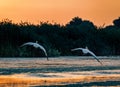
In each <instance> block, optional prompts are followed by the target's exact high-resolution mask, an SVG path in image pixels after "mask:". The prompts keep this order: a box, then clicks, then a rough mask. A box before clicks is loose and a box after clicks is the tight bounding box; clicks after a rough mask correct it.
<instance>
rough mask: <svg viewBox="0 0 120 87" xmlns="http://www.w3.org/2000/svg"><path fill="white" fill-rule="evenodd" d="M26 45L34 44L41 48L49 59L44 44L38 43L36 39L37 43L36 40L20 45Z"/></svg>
mask: <svg viewBox="0 0 120 87" xmlns="http://www.w3.org/2000/svg"><path fill="white" fill-rule="evenodd" d="M26 45H30V46H33V47H35V48H40V49H41V50H42V51H43V52H44V53H45V56H46V57H47V60H49V59H48V55H47V52H46V50H45V48H44V47H43V46H42V45H40V44H38V41H36V43H35V42H27V43H24V44H22V45H21V46H20V47H23V46H26Z"/></svg>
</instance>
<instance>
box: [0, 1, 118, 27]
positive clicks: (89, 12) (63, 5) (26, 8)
mask: <svg viewBox="0 0 120 87" xmlns="http://www.w3.org/2000/svg"><path fill="white" fill-rule="evenodd" d="M119 10H120V0H0V20H2V19H4V18H8V19H11V20H13V22H20V21H21V20H22V21H29V22H31V23H39V22H40V21H49V22H53V21H54V22H57V23H60V24H66V23H68V22H69V21H70V20H71V18H73V17H75V16H79V17H80V18H82V19H84V20H85V19H87V20H90V21H92V22H93V23H94V24H95V25H97V26H101V25H103V24H104V23H105V24H106V25H108V24H112V21H113V20H114V19H117V18H118V17H119V16H120V11H119Z"/></svg>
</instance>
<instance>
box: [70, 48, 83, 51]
mask: <svg viewBox="0 0 120 87" xmlns="http://www.w3.org/2000/svg"><path fill="white" fill-rule="evenodd" d="M76 50H83V48H75V49H71V51H76Z"/></svg>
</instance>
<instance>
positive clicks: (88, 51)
mask: <svg viewBox="0 0 120 87" xmlns="http://www.w3.org/2000/svg"><path fill="white" fill-rule="evenodd" d="M76 50H81V51H82V52H83V53H84V54H90V55H92V56H93V57H94V58H95V59H96V60H97V61H98V62H99V63H100V64H101V65H102V63H101V62H100V60H99V59H98V58H97V56H96V55H95V54H94V53H93V52H92V51H90V50H89V49H88V48H87V47H86V48H75V49H71V51H76Z"/></svg>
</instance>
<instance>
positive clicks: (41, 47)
mask: <svg viewBox="0 0 120 87" xmlns="http://www.w3.org/2000/svg"><path fill="white" fill-rule="evenodd" d="M38 45H39V48H40V49H41V50H43V52H44V53H45V56H46V57H47V60H48V55H47V52H46V50H45V48H44V47H43V46H42V45H40V44H38Z"/></svg>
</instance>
